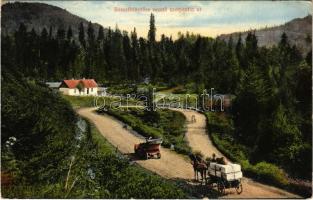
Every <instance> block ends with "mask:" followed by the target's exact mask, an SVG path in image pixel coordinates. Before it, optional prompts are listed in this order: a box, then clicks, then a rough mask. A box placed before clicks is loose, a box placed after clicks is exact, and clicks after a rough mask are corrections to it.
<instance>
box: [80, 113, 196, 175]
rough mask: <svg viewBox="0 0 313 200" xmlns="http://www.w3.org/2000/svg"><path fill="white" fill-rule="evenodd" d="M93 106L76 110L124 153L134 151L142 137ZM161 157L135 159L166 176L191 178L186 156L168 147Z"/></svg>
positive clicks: (162, 151)
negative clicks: (98, 112)
mask: <svg viewBox="0 0 313 200" xmlns="http://www.w3.org/2000/svg"><path fill="white" fill-rule="evenodd" d="M93 110H94V109H93V108H82V109H79V110H78V111H77V112H78V113H79V114H80V115H81V116H84V117H86V118H88V119H89V120H91V122H93V123H94V124H95V126H96V127H97V129H98V130H99V131H100V133H101V134H102V135H103V136H104V137H105V138H106V139H107V140H108V141H109V142H110V143H111V144H112V145H114V146H116V147H117V148H118V149H119V151H121V152H122V153H124V154H131V153H133V152H134V144H137V143H140V142H143V141H144V139H143V138H142V137H140V136H138V135H136V134H134V133H132V132H131V131H130V130H127V129H125V128H123V124H122V123H121V122H119V121H117V120H116V119H114V118H113V117H111V116H109V115H106V114H105V115H98V114H96V113H94V112H93ZM161 155H162V158H161V159H149V160H137V161H136V162H137V163H138V164H139V165H141V166H142V167H144V168H146V169H149V170H151V171H153V172H155V173H157V174H159V175H161V176H163V177H166V178H180V179H188V180H190V179H192V178H193V169H192V165H191V164H190V162H189V160H188V158H187V157H183V156H181V155H178V154H176V153H175V152H174V151H171V150H169V149H165V148H161Z"/></svg>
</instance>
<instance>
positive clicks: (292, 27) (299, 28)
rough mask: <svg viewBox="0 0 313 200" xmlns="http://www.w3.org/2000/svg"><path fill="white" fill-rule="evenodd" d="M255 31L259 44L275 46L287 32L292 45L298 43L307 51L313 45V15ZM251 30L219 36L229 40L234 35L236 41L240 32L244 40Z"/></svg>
mask: <svg viewBox="0 0 313 200" xmlns="http://www.w3.org/2000/svg"><path fill="white" fill-rule="evenodd" d="M252 31H255V34H256V36H257V38H258V43H259V46H267V47H269V46H273V45H275V44H277V43H278V42H279V41H280V38H281V35H282V34H283V32H285V33H286V34H287V36H288V39H289V40H290V43H291V44H292V45H296V46H297V47H298V48H299V49H300V50H301V52H302V53H307V52H309V51H310V49H311V45H312V39H311V38H312V16H311V15H308V16H306V17H304V18H296V19H293V20H291V21H289V22H287V23H285V24H284V25H280V26H274V27H270V28H264V29H259V30H252ZM248 32H249V31H246V32H235V33H231V34H223V35H220V36H219V37H218V38H220V39H222V40H225V41H228V39H229V37H230V36H232V38H233V39H234V41H237V40H238V37H239V34H241V37H242V39H243V41H244V39H245V38H246V37H247V34H248Z"/></svg>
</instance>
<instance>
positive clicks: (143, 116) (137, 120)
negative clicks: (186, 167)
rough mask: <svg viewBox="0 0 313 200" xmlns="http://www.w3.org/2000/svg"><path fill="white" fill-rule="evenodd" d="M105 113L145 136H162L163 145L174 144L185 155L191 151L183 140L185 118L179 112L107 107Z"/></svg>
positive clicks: (169, 145)
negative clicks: (123, 109) (125, 109)
mask: <svg viewBox="0 0 313 200" xmlns="http://www.w3.org/2000/svg"><path fill="white" fill-rule="evenodd" d="M99 113H101V111H99ZM107 113H108V114H109V115H112V116H114V117H116V118H117V119H119V120H121V121H122V122H124V123H126V124H128V125H129V126H131V127H132V128H133V130H135V131H137V132H138V133H139V134H141V135H143V136H145V137H153V138H162V139H163V143H162V146H163V147H166V148H170V147H171V145H174V149H175V151H176V152H177V153H181V154H185V155H187V154H189V153H190V152H191V149H190V147H189V146H188V145H187V143H186V141H185V140H184V134H185V121H186V118H185V116H184V115H183V114H182V113H180V112H177V111H172V110H158V111H156V112H147V111H143V110H136V109H130V110H129V111H128V112H126V111H122V110H117V109H114V110H113V109H108V111H107Z"/></svg>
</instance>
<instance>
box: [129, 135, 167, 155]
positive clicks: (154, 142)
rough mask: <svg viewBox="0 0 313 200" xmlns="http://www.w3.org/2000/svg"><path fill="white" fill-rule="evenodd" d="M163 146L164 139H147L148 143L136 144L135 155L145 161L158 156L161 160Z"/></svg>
mask: <svg viewBox="0 0 313 200" xmlns="http://www.w3.org/2000/svg"><path fill="white" fill-rule="evenodd" d="M161 144H162V139H151V138H149V139H146V142H143V143H140V144H135V146H134V151H135V154H136V155H137V156H138V157H140V158H143V159H145V160H147V159H149V158H151V157H154V156H156V157H157V158H161V152H160V145H161Z"/></svg>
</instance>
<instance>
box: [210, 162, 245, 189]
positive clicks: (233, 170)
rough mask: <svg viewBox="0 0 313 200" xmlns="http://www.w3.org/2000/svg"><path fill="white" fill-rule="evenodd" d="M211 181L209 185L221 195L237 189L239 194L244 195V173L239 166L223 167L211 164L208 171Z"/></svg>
mask: <svg viewBox="0 0 313 200" xmlns="http://www.w3.org/2000/svg"><path fill="white" fill-rule="evenodd" d="M208 174H209V179H207V184H208V185H209V186H210V187H211V188H213V187H215V186H216V187H217V190H218V191H219V192H220V193H221V194H224V193H225V189H228V188H235V189H236V192H237V194H240V193H242V191H243V188H242V184H241V178H242V172H241V166H240V165H238V164H227V165H221V164H217V163H213V162H212V163H210V166H209V169H208Z"/></svg>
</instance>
